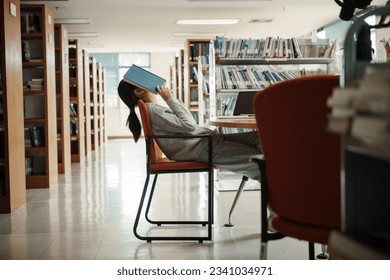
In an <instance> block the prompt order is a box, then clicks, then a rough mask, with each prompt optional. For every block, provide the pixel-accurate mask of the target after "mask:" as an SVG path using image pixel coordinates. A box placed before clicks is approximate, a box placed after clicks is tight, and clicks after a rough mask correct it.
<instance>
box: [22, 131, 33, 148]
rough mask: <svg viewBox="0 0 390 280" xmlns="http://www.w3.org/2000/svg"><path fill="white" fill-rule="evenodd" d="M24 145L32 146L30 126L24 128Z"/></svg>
mask: <svg viewBox="0 0 390 280" xmlns="http://www.w3.org/2000/svg"><path fill="white" fill-rule="evenodd" d="M24 146H25V147H31V146H32V142H31V134H30V128H28V127H25V128H24Z"/></svg>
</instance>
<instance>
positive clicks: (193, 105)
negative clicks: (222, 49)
mask: <svg viewBox="0 0 390 280" xmlns="http://www.w3.org/2000/svg"><path fill="white" fill-rule="evenodd" d="M209 45H210V39H187V40H186V44H185V48H184V103H185V104H186V105H187V107H188V109H189V110H190V112H191V113H192V115H193V116H194V118H195V120H199V96H198V77H197V74H198V61H199V57H201V56H208V53H209Z"/></svg>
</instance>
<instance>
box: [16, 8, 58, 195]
mask: <svg viewBox="0 0 390 280" xmlns="http://www.w3.org/2000/svg"><path fill="white" fill-rule="evenodd" d="M20 14H21V15H20V17H21V30H22V34H21V38H22V61H23V62H22V67H23V68H22V73H23V98H24V127H25V143H26V144H25V154H26V187H27V188H48V187H50V185H51V184H52V183H54V182H56V181H57V179H58V167H57V166H58V160H57V152H58V150H57V117H56V85H55V80H56V77H55V50H54V17H53V13H52V11H51V10H50V9H49V8H48V7H47V6H46V5H44V4H22V5H21V6H20Z"/></svg>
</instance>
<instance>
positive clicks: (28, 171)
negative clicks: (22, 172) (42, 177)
mask: <svg viewBox="0 0 390 280" xmlns="http://www.w3.org/2000/svg"><path fill="white" fill-rule="evenodd" d="M25 164H26V175H27V176H30V175H32V174H33V158H32V157H26V159H25Z"/></svg>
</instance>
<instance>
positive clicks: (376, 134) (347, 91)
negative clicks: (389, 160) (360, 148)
mask: <svg viewBox="0 0 390 280" xmlns="http://www.w3.org/2000/svg"><path fill="white" fill-rule="evenodd" d="M327 103H328V106H330V107H331V108H332V112H331V114H330V115H329V117H328V118H329V119H328V125H327V128H328V129H329V130H330V131H333V132H336V133H340V134H344V135H350V136H352V137H354V138H357V139H360V140H362V141H364V142H367V143H370V144H374V145H376V146H390V67H387V68H383V69H379V68H370V67H369V68H368V69H367V71H366V73H365V75H364V78H363V79H362V80H361V81H360V82H359V83H358V84H357V85H356V86H351V87H345V88H336V89H335V90H334V91H333V94H332V96H331V97H330V98H329V99H328V101H327Z"/></svg>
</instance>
